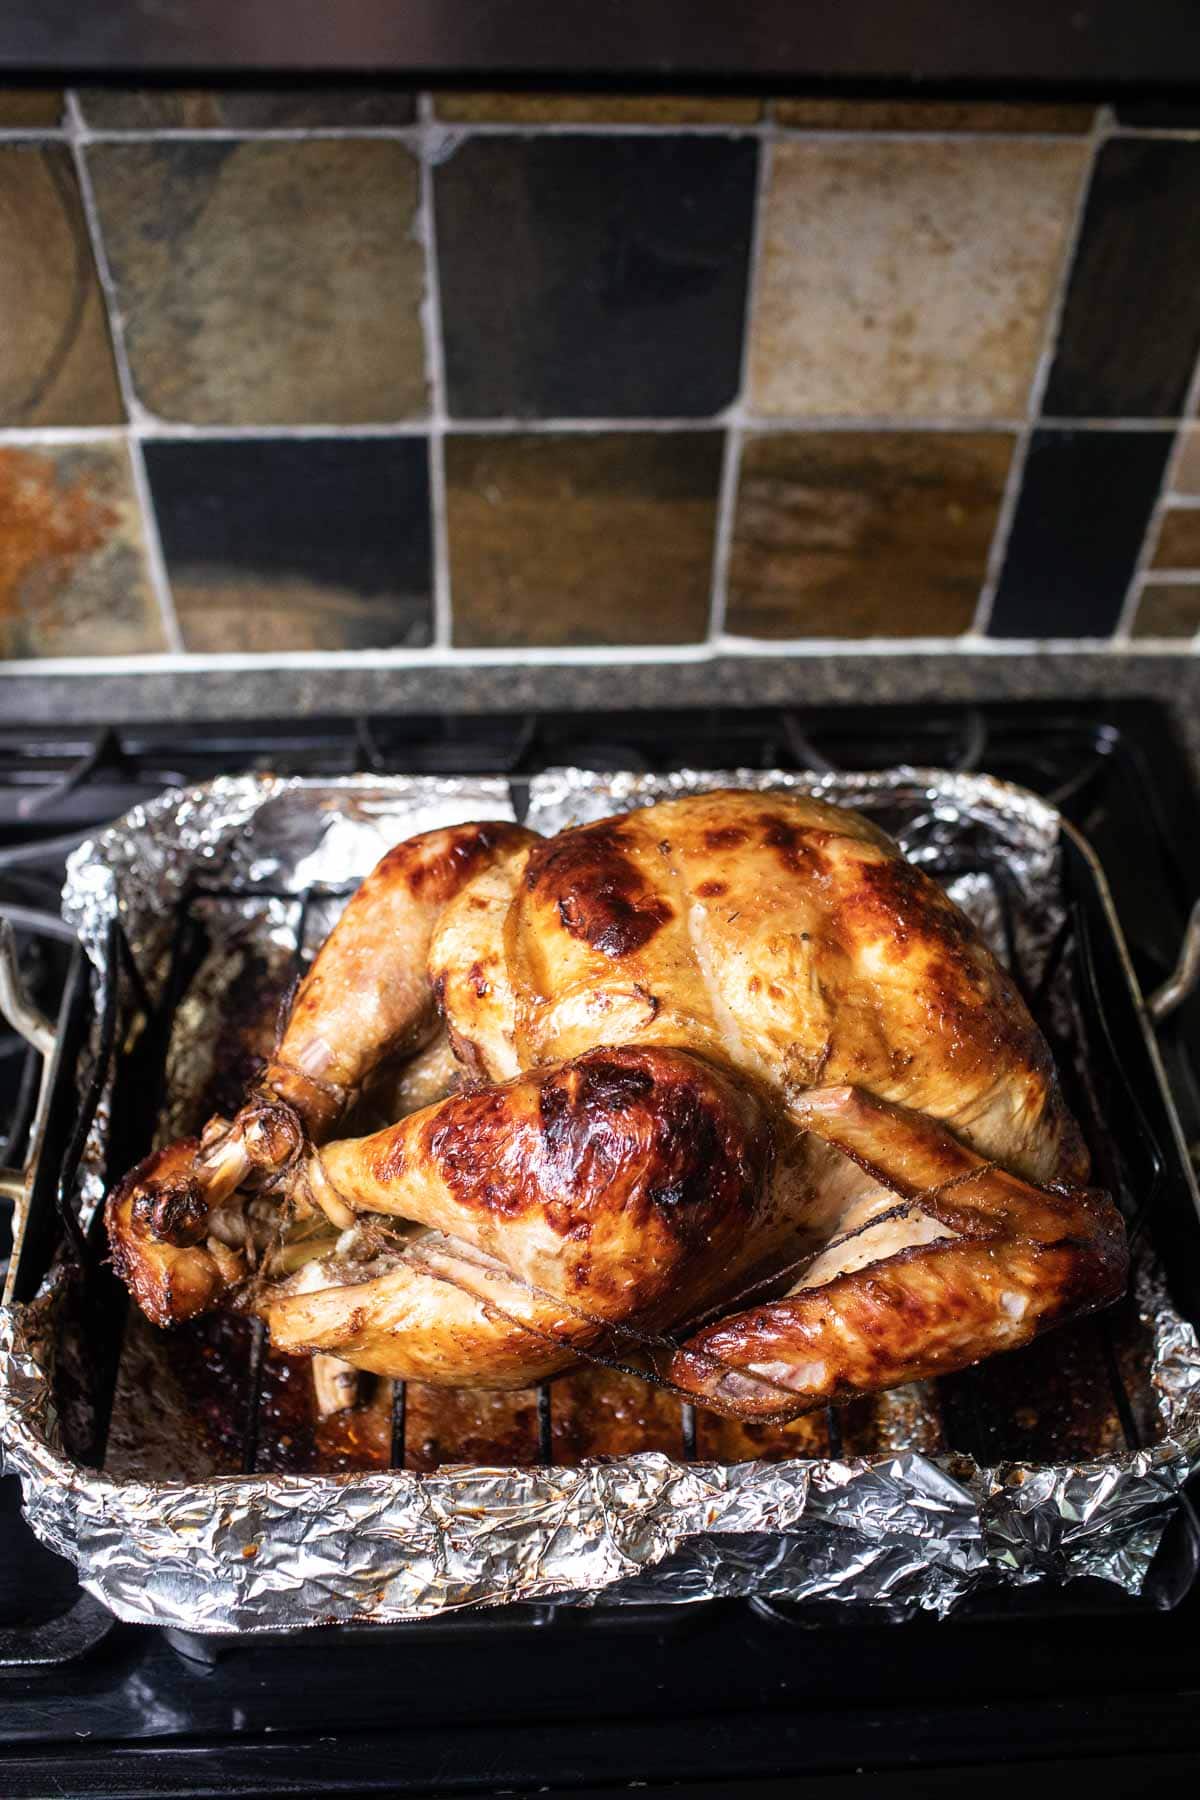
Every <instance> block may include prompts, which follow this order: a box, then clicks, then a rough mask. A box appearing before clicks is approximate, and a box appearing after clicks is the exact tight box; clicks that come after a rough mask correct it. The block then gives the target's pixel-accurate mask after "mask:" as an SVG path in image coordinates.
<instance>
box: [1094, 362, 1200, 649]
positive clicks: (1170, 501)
mask: <svg viewBox="0 0 1200 1800" xmlns="http://www.w3.org/2000/svg"><path fill="white" fill-rule="evenodd" d="M1198 404H1200V354H1198V355H1197V357H1196V363H1195V367H1194V368H1193V369H1192V378H1191V380H1190V381H1189V383H1188V389H1187V394H1186V396H1185V398H1184V402H1183V412H1184V417H1183V419H1181V420H1180V422H1179V423H1178V425H1177V426H1176V427H1175V441H1174V442H1173V444H1172V445H1171V448H1170V450H1169V451H1168V453H1167V460H1166V463H1165V464H1164V466H1163V473H1162V481H1161V482H1160V483H1159V489H1158V495H1157V498H1156V500H1155V502H1154V507H1153V510H1152V511H1151V514H1150V517H1149V519H1148V520H1147V522H1146V530H1145V534H1144V535H1143V537H1142V547H1141V549H1140V550H1139V552H1138V559H1137V562H1136V563H1135V565H1134V570H1133V574H1132V576H1131V577H1130V582H1129V587H1128V590H1127V591H1126V594H1125V600H1124V603H1123V605H1122V607H1121V617H1120V619H1119V620H1118V622H1117V629H1116V632H1115V634H1114V635H1115V636H1116V637H1117V639H1118V640H1119V641H1120V642H1121V643H1125V642H1127V641H1129V640H1130V639H1131V637H1132V633H1133V622H1134V620H1135V619H1136V618H1137V611H1138V607H1139V606H1140V605H1141V603H1142V590H1143V588H1144V587H1145V585H1146V581H1147V578H1148V577H1149V576H1150V575H1151V573H1152V571H1151V566H1150V565H1151V563H1152V562H1153V560H1154V558H1155V556H1156V555H1157V554H1158V542H1159V539H1160V537H1161V536H1162V527H1163V519H1164V518H1165V516H1166V514H1167V512H1168V511H1169V510H1171V509H1174V508H1177V507H1178V508H1180V509H1181V510H1186V509H1187V508H1188V507H1189V506H1191V507H1195V506H1200V499H1189V498H1188V497H1186V496H1185V495H1182V494H1175V493H1174V492H1173V489H1174V486H1175V473H1176V470H1177V469H1178V467H1179V460H1180V458H1181V456H1182V455H1183V446H1184V444H1185V442H1186V435H1187V421H1188V419H1189V418H1191V417H1192V416H1193V415H1194V414H1195V411H1196V407H1197V405H1198ZM1173 572H1174V573H1182V574H1186V571H1185V570H1180V571H1169V570H1165V569H1160V570H1154V571H1153V578H1154V580H1155V581H1159V580H1160V579H1161V578H1162V577H1163V576H1166V575H1169V574H1170V573H1173Z"/></svg>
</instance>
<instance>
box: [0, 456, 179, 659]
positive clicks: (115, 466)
mask: <svg viewBox="0 0 1200 1800" xmlns="http://www.w3.org/2000/svg"><path fill="white" fill-rule="evenodd" d="M0 520H2V521H3V528H2V529H0V657H4V658H14V657H31V656H125V655H136V654H139V653H141V652H147V651H154V650H165V649H166V648H167V645H166V641H165V639H164V636H163V629H162V624H161V621H160V619H159V616H158V610H157V607H156V606H155V603H154V598H153V595H152V592H151V589H150V583H149V579H148V576H147V572H146V562H145V551H144V546H143V540H142V526H141V513H140V510H139V507H138V502H137V496H136V494H135V492H134V488H133V482H132V479H131V476H130V470H129V458H128V454H127V452H126V450H125V447H124V445H123V444H89V445H86V446H83V445H79V446H70V447H65V448H57V447H56V448H55V449H53V450H51V449H45V450H32V449H19V448H16V447H14V446H12V445H9V446H5V447H3V448H0Z"/></svg>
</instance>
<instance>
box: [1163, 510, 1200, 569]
mask: <svg viewBox="0 0 1200 1800" xmlns="http://www.w3.org/2000/svg"><path fill="white" fill-rule="evenodd" d="M1152 567H1154V568H1156V569H1200V507H1197V506H1172V507H1169V508H1168V509H1167V511H1166V512H1164V514H1163V516H1162V524H1161V526H1160V527H1159V533H1158V544H1157V546H1156V548H1155V551H1154V560H1153V564H1152Z"/></svg>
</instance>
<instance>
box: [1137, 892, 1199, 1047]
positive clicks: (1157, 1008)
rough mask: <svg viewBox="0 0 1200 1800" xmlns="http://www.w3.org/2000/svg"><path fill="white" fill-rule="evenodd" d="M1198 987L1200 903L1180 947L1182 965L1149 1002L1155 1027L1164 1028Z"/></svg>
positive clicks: (1151, 996)
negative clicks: (1161, 1026)
mask: <svg viewBox="0 0 1200 1800" xmlns="http://www.w3.org/2000/svg"><path fill="white" fill-rule="evenodd" d="M1198 986H1200V900H1197V902H1196V904H1195V906H1193V908H1192V916H1191V918H1190V919H1189V920H1188V922H1187V925H1186V927H1185V928H1184V933H1183V942H1182V943H1181V944H1180V946H1179V961H1178V962H1177V963H1176V964H1175V969H1174V972H1173V973H1172V974H1171V975H1168V977H1167V979H1166V980H1165V981H1164V982H1163V984H1162V986H1161V987H1158V988H1155V990H1154V992H1153V993H1152V994H1151V995H1150V997H1149V998H1148V999H1147V1001H1146V1011H1147V1012H1148V1013H1149V1014H1150V1017H1151V1019H1152V1020H1153V1022H1154V1024H1155V1025H1161V1024H1162V1022H1163V1020H1164V1019H1169V1018H1170V1016H1171V1014H1172V1013H1173V1012H1174V1011H1175V1008H1176V1007H1177V1006H1181V1005H1182V1004H1183V1002H1184V1001H1185V1000H1186V999H1187V997H1188V995H1189V994H1191V993H1192V992H1193V991H1194V990H1195V989H1196V988H1197V987H1198Z"/></svg>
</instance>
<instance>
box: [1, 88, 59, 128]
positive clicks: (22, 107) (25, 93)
mask: <svg viewBox="0 0 1200 1800" xmlns="http://www.w3.org/2000/svg"><path fill="white" fill-rule="evenodd" d="M62 115H63V91H62V89H61V88H0V129H3V130H5V131H27V130H32V131H36V130H38V129H39V128H40V127H43V126H44V127H45V128H46V129H47V130H49V131H56V130H57V129H58V127H59V126H60V125H61V124H62Z"/></svg>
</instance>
